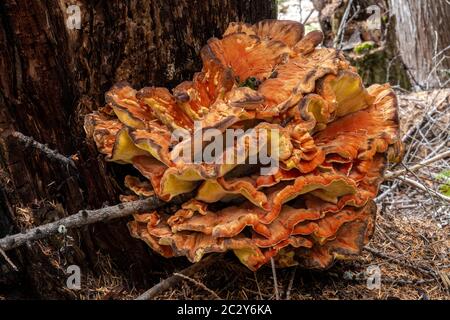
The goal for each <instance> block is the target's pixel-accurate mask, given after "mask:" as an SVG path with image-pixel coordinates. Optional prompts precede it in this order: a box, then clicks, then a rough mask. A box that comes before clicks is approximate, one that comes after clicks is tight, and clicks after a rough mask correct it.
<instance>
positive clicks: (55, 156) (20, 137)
mask: <svg viewBox="0 0 450 320" xmlns="http://www.w3.org/2000/svg"><path fill="white" fill-rule="evenodd" d="M11 136H13V137H14V138H16V139H17V141H19V142H21V143H22V144H23V145H24V146H25V148H28V147H32V148H33V149H35V150H36V151H38V152H39V153H41V154H43V155H44V156H46V157H47V158H49V159H51V160H56V161H58V162H61V163H63V164H65V165H67V166H70V167H72V168H73V169H77V166H76V165H75V162H74V161H73V160H72V159H70V158H68V157H66V156H63V155H62V154H60V153H59V152H57V151H55V150H53V149H50V148H49V147H47V146H46V145H45V144H42V143H40V142H37V141H36V140H34V139H33V138H32V137H28V136H26V135H24V134H23V133H20V132H17V131H14V132H13V133H11Z"/></svg>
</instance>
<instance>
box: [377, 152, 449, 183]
mask: <svg viewBox="0 0 450 320" xmlns="http://www.w3.org/2000/svg"><path fill="white" fill-rule="evenodd" d="M447 157H450V150H448V151H446V152H443V153H441V154H438V155H437V156H434V157H433V158H430V159H428V160H425V161H422V162H421V163H418V164H416V165H414V166H411V167H409V168H408V169H401V170H398V171H394V172H387V173H386V174H385V175H384V178H385V179H392V178H397V177H399V176H401V175H403V174H405V173H407V172H408V171H417V170H419V169H420V168H423V167H425V166H427V165H429V164H432V163H434V162H436V161H439V160H442V159H445V158H447Z"/></svg>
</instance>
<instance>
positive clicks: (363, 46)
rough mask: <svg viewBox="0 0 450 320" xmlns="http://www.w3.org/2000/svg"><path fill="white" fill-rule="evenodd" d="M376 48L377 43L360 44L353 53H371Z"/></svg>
mask: <svg viewBox="0 0 450 320" xmlns="http://www.w3.org/2000/svg"><path fill="white" fill-rule="evenodd" d="M374 47H375V43H374V42H373V41H366V42H363V43H360V44H358V45H357V46H356V47H355V48H354V49H353V51H354V52H355V53H357V54H363V53H366V52H369V51H370V50H372V49H373V48H374Z"/></svg>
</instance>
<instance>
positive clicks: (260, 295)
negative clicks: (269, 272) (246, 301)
mask: <svg viewBox="0 0 450 320" xmlns="http://www.w3.org/2000/svg"><path fill="white" fill-rule="evenodd" d="M253 275H254V276H255V282H256V287H257V288H258V295H259V298H260V299H261V300H262V299H263V297H262V293H261V288H260V287H259V281H258V278H257V277H256V272H253Z"/></svg>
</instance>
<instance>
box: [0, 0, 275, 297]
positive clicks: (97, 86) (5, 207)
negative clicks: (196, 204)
mask: <svg viewBox="0 0 450 320" xmlns="http://www.w3.org/2000/svg"><path fill="white" fill-rule="evenodd" d="M72 4H75V5H77V6H78V8H79V9H80V18H81V25H80V27H81V28H80V29H77V28H74V29H73V28H71V26H75V27H76V22H77V21H76V20H74V19H75V18H74V17H75V15H74V12H76V11H71V10H74V9H73V8H69V9H70V10H68V7H69V6H70V5H72ZM275 16H276V6H275V1H256V0H220V1H219V0H209V1H200V0H170V1H168V0H127V1H122V0H96V1H88V0H78V1H71V0H63V1H56V0H47V1H25V0H15V1H13V0H5V1H1V2H0V89H1V90H0V134H1V135H0V185H1V195H0V196H1V197H0V237H2V236H5V235H6V234H10V233H15V232H18V231H19V232H20V231H21V230H24V229H27V228H30V227H31V226H34V225H39V224H42V223H45V222H49V221H52V220H54V219H58V218H61V217H63V216H66V215H70V214H73V213H75V212H77V211H78V210H80V209H83V208H99V207H101V206H102V205H105V204H108V203H109V204H113V203H116V202H117V201H118V199H117V197H118V195H119V194H120V192H121V186H122V185H123V180H122V178H123V175H124V171H123V170H125V169H123V168H121V167H122V166H116V165H114V164H109V163H108V164H107V165H106V164H105V162H104V160H103V158H102V157H101V156H99V155H98V152H97V151H96V149H95V146H94V145H93V144H92V143H90V142H89V141H86V137H85V134H84V132H83V127H82V124H83V116H84V115H85V114H86V113H89V112H91V111H92V110H95V109H97V108H99V107H101V106H102V105H103V104H104V98H103V96H104V92H105V91H106V90H108V89H109V88H110V87H111V86H112V84H114V83H115V82H118V81H122V80H126V81H128V82H130V83H131V84H132V85H133V86H135V87H136V88H140V87H143V86H148V85H155V86H160V85H163V86H169V87H170V86H173V85H175V84H177V83H179V82H181V81H183V80H186V79H187V78H190V77H192V75H193V73H194V72H195V71H198V70H199V69H200V68H201V64H200V61H199V58H198V54H199V51H200V48H201V47H202V46H203V45H204V44H205V43H206V40H207V39H208V38H210V37H212V36H215V35H216V36H218V35H220V34H221V33H222V32H223V30H224V28H225V27H226V26H227V25H228V23H229V22H230V21H238V20H239V21H247V22H251V23H253V22H256V21H258V20H261V19H265V18H275ZM13 131H19V132H22V133H23V134H25V135H27V136H30V137H32V138H34V139H35V140H36V141H39V142H41V143H45V144H47V145H48V146H49V147H50V148H52V149H54V150H57V151H58V152H60V153H62V154H64V155H66V156H69V157H70V156H73V157H72V159H73V160H74V161H75V163H76V166H77V169H72V168H70V167H67V166H66V165H63V164H61V163H58V162H55V161H52V160H51V159H48V158H46V157H45V156H43V155H42V154H39V153H38V152H35V151H34V150H31V149H30V148H27V147H26V146H24V145H23V143H20V142H19V141H17V140H16V139H15V138H14V137H12V136H11V135H10V134H11V132H13ZM8 255H9V256H10V258H11V259H12V260H13V261H14V263H15V264H16V265H17V266H18V267H19V269H20V272H18V273H14V272H11V268H9V266H8V264H7V263H6V262H4V260H3V258H2V257H1V256H0V270H3V271H8V272H3V273H0V274H2V275H0V296H1V295H2V291H3V294H7V295H9V296H10V297H12V296H14V295H16V294H18V296H16V297H21V296H22V297H25V296H24V295H21V294H22V293H23V292H27V295H26V296H32V297H40V298H61V297H66V298H71V297H74V298H75V297H79V295H80V294H82V293H83V290H81V293H80V292H74V291H71V290H68V289H67V288H66V286H65V280H66V277H67V275H66V274H65V271H66V268H67V266H69V265H71V264H77V265H80V267H81V272H82V279H83V280H86V279H87V278H92V277H93V278H95V277H96V275H97V274H98V273H99V272H100V271H101V270H102V269H101V268H102V267H101V266H102V262H104V260H105V259H107V260H108V261H109V259H111V260H112V265H113V269H114V272H117V274H119V275H120V276H121V277H124V278H125V279H127V281H129V283H130V286H134V287H142V288H143V287H147V286H149V285H151V283H152V282H153V280H154V279H152V278H151V277H150V275H151V274H150V273H151V271H155V270H156V271H157V270H161V268H162V266H163V264H164V263H166V264H167V262H163V261H162V259H161V258H159V257H156V256H154V255H153V254H152V253H151V252H150V251H149V250H148V249H147V248H146V246H145V245H144V244H143V243H142V242H141V241H138V240H133V239H132V238H131V237H130V235H129V233H128V230H127V228H126V219H122V220H119V221H117V222H114V223H108V224H106V223H101V224H97V225H94V226H91V227H86V228H83V229H80V230H76V231H69V233H68V234H67V235H58V236H55V237H52V238H51V239H48V240H44V241H39V242H36V243H30V244H29V245H28V246H25V247H24V248H21V249H18V250H14V251H9V252H8ZM100 257H101V258H100ZM82 287H83V283H82ZM13 289H19V290H18V291H17V292H14V290H13Z"/></svg>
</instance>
